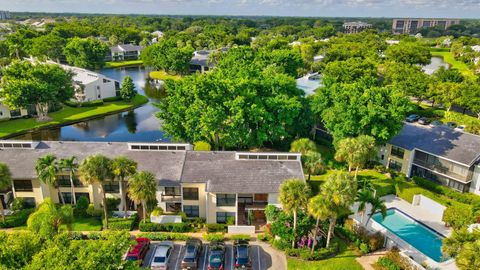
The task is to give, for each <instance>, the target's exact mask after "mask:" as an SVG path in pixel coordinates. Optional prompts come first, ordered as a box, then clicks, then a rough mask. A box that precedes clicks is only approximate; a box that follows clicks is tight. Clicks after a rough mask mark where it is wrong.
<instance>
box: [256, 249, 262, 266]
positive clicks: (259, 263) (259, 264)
mask: <svg viewBox="0 0 480 270" xmlns="http://www.w3.org/2000/svg"><path fill="white" fill-rule="evenodd" d="M257 254H258V270H262V262H261V258H260V246H257Z"/></svg>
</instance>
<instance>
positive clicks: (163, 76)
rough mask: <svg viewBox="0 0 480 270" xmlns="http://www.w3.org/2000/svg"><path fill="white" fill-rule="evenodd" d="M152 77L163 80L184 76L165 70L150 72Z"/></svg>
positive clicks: (177, 78)
mask: <svg viewBox="0 0 480 270" xmlns="http://www.w3.org/2000/svg"><path fill="white" fill-rule="evenodd" d="M149 76H150V78H152V79H155V80H162V81H165V80H175V81H176V80H180V79H181V78H182V76H180V75H172V74H168V73H166V72H165V71H162V70H160V71H151V72H150V74H149Z"/></svg>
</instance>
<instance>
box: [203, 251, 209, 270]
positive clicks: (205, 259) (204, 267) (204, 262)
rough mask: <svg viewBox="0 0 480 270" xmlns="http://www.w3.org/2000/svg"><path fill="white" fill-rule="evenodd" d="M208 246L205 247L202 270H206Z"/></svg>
mask: <svg viewBox="0 0 480 270" xmlns="http://www.w3.org/2000/svg"><path fill="white" fill-rule="evenodd" d="M207 255H208V246H206V247H205V256H204V258H203V270H205V269H207Z"/></svg>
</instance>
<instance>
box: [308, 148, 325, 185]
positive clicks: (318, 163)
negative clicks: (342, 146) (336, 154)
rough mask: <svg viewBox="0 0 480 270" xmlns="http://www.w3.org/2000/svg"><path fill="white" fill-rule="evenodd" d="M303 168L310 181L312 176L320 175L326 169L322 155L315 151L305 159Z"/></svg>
mask: <svg viewBox="0 0 480 270" xmlns="http://www.w3.org/2000/svg"><path fill="white" fill-rule="evenodd" d="M302 162H303V168H304V169H305V171H306V172H307V173H308V181H310V177H311V175H312V174H319V173H321V172H322V171H323V170H324V168H325V162H324V161H323V159H322V155H321V154H320V153H318V152H315V151H309V152H307V154H306V155H305V156H304V157H303V160H302Z"/></svg>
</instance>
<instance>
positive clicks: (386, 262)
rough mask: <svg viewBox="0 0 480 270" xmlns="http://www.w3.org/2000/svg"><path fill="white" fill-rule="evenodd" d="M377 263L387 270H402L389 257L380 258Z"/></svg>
mask: <svg viewBox="0 0 480 270" xmlns="http://www.w3.org/2000/svg"><path fill="white" fill-rule="evenodd" d="M377 263H378V264H379V265H381V266H383V267H385V268H386V269H387V270H401V269H400V266H398V265H397V264H396V263H395V262H394V261H392V260H391V259H389V258H387V257H380V258H379V259H378V261H377Z"/></svg>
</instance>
